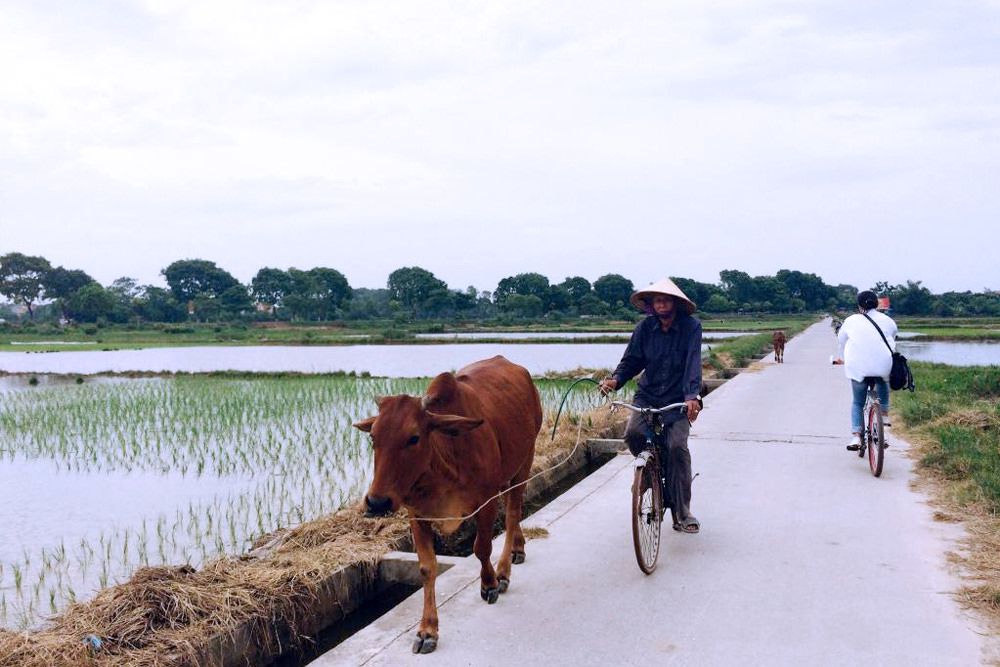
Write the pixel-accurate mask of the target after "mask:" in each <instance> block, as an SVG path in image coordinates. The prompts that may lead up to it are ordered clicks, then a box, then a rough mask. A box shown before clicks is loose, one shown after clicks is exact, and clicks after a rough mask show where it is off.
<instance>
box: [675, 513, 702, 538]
mask: <svg viewBox="0 0 1000 667" xmlns="http://www.w3.org/2000/svg"><path fill="white" fill-rule="evenodd" d="M674 530H676V531H677V532H679V533H688V534H690V535H694V534H695V533H697V532H698V531H699V530H701V524H700V523H698V519H696V518H694V517H693V516H689V517H688V518H686V519H681V520H680V521H674Z"/></svg>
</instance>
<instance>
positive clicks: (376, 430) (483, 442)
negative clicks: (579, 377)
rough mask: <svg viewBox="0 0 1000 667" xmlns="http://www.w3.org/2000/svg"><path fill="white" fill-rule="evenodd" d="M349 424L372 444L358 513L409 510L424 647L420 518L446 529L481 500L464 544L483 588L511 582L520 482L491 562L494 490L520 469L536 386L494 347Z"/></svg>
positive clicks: (428, 574) (530, 447)
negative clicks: (470, 542) (472, 536)
mask: <svg viewBox="0 0 1000 667" xmlns="http://www.w3.org/2000/svg"><path fill="white" fill-rule="evenodd" d="M354 426H356V427H357V428H359V429H361V430H362V431H365V432H368V433H371V437H372V443H373V445H374V448H375V475H374V478H373V480H372V484H371V486H370V487H369V488H368V493H367V494H366V495H365V505H366V507H367V514H368V515H369V516H380V515H384V514H388V513H390V512H392V511H394V510H396V509H398V508H399V507H404V508H406V510H407V511H408V513H409V515H410V530H411V531H412V532H413V543H414V546H415V548H416V550H417V557H418V559H419V561H420V576H421V578H422V579H423V583H424V613H423V618H422V619H421V620H420V627H419V628H418V630H417V639H416V641H415V642H414V643H413V652H414V653H430V652H431V651H433V650H434V649H435V648H436V647H437V640H438V615H437V605H436V603H435V599H434V581H435V579H436V578H437V557H436V555H435V554H434V534H433V532H432V530H431V522H429V521H424V520H421V518H422V517H423V518H448V519H449V520H447V521H437V522H435V524H436V525H437V527H438V528H439V530H440V531H441V532H442V533H444V534H446V535H447V534H450V533H452V532H454V531H455V530H456V529H457V528H458V527H459V525H461V523H462V521H461V519H460V518H457V517H462V516H465V515H468V514H471V513H472V512H473V511H475V509H476V508H477V507H479V506H480V505H482V504H483V503H487V501H489V502H488V503H487V504H486V505H485V506H484V507H483V509H481V510H480V511H479V512H478V513H477V514H476V541H475V545H474V546H473V551H474V552H475V554H476V557H477V558H479V561H480V563H482V569H481V571H480V580H481V585H480V592H481V594H482V597H483V599H484V600H486V601H487V602H488V603H489V604H493V603H494V602H496V601H497V598H498V597H499V595H500V593H503V592H505V591H506V590H507V587H508V586H509V585H510V566H511V562H514V563H522V562H524V535H523V534H522V533H521V513H522V511H523V507H524V486H523V485H522V486H518V487H517V488H516V489H513V490H511V491H510V492H509V493H508V494H506V498H507V499H506V503H505V506H506V508H507V509H506V516H505V527H504V528H505V531H506V539H505V541H504V545H503V552H502V553H501V554H500V560H499V561H498V562H497V567H496V570H495V571H494V569H493V565H491V564H490V552H491V550H492V539H493V522H494V520H495V519H496V515H497V502H498V501H497V499H496V498H493V496H495V495H496V494H498V493H500V492H501V491H504V490H505V489H508V488H510V487H511V485H513V484H517V483H519V482H523V481H524V480H526V479H527V478H528V473H529V472H530V470H531V464H532V460H533V459H534V456H535V438H536V437H537V436H538V430H539V429H540V428H541V426H542V406H541V402H540V401H539V398H538V391H537V390H536V389H535V385H534V383H533V382H532V381H531V376H530V375H529V374H528V371H527V370H525V369H524V368H522V367H521V366H517V365H515V364H512V363H511V362H509V361H507V360H506V359H505V358H503V357H501V356H496V357H493V358H492V359H486V360H483V361H477V362H475V363H473V364H469V365H468V366H466V367H465V368H462V369H460V370H459V371H458V372H457V373H454V374H453V373H442V374H440V375H438V376H437V377H436V378H434V379H433V380H432V381H431V383H430V385H429V386H428V387H427V391H426V393H425V395H424V396H423V398H417V397H415V396H406V395H400V396H389V397H387V398H380V399H378V415H376V416H374V417H369V418H368V419H365V420H363V421H360V422H358V423H356V424H355V425H354ZM491 498H493V499H492V500H490V499H491Z"/></svg>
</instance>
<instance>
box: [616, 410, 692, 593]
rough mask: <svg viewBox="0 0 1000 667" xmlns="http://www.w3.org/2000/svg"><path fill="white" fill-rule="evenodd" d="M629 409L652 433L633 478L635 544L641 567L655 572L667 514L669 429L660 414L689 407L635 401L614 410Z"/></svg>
mask: <svg viewBox="0 0 1000 667" xmlns="http://www.w3.org/2000/svg"><path fill="white" fill-rule="evenodd" d="M622 407H623V408H626V409H628V410H631V411H632V412H636V413H638V414H639V415H641V416H642V419H643V422H644V423H645V425H646V427H647V429H648V432H647V437H646V447H645V448H644V449H643V451H641V452H639V454H638V456H636V457H635V463H634V465H633V468H634V473H633V480H632V543H633V547H634V548H635V557H636V561H637V562H638V564H639V569H640V570H642V571H643V572H644V573H645V574H652V572H653V570H655V569H656V560H657V557H658V556H659V553H660V526H661V524H662V523H663V515H664V513H665V508H664V505H665V499H664V468H663V464H664V463H665V462H666V457H665V456H661V453H663V452H662V450H663V447H664V445H665V444H666V443H665V442H664V437H663V436H664V434H665V429H664V425H663V422H662V420H661V419H660V415H661V414H663V413H664V412H668V411H670V410H679V409H686V408H687V404H685V403H674V404H671V405H667V406H664V407H662V408H641V407H639V406H636V405H632V404H631V403H622V402H621V401H612V402H611V409H612V410H616V409H618V408H622Z"/></svg>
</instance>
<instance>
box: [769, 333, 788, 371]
mask: <svg viewBox="0 0 1000 667" xmlns="http://www.w3.org/2000/svg"><path fill="white" fill-rule="evenodd" d="M786 340H787V339H786V338H785V332H784V331H781V330H780V329H779V330H778V331H775V332H774V333H773V334H771V344H772V345H773V346H774V360H775V362H777V363H779V364H783V363H785V341H786Z"/></svg>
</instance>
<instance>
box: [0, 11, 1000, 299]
mask: <svg viewBox="0 0 1000 667" xmlns="http://www.w3.org/2000/svg"><path fill="white" fill-rule="evenodd" d="M852 8H853V9H852ZM860 9H864V11H858V10H860ZM906 9H907V11H905V12H902V11H897V10H899V7H892V6H886V7H884V8H883V7H881V6H879V7H873V6H871V5H868V4H865V5H861V4H860V3H857V4H855V3H848V5H847V6H843V7H841V6H836V7H835V6H832V5H827V4H824V3H797V4H795V5H788V4H787V3H778V2H774V3H769V2H765V3H744V2H737V1H735V0H733V1H731V2H728V1H727V2H699V3H660V2H648V3H628V4H626V5H621V4H620V3H619V4H614V3H599V2H590V3H579V2H575V3H569V2H526V1H523V2H510V3H503V4H498V3H493V4H486V5H469V4H468V3H455V2H444V1H439V2H425V3H406V2H380V3H372V2H339V3H321V2H294V3H281V4H275V3H265V2H235V1H233V2H221V1H211V2H180V1H159V0H145V1H142V2H125V3H121V4H120V5H119V6H116V7H115V9H114V10H113V11H111V10H103V9H101V8H100V7H97V6H91V5H89V4H87V3H82V4H74V5H70V6H59V8H58V9H56V8H54V6H49V5H47V4H44V3H42V4H38V3H27V2H23V3H20V4H12V3H7V5H5V7H4V8H3V9H0V67H2V68H3V70H4V72H5V76H4V77H2V78H0V124H2V127H3V129H4V131H3V132H2V133H0V177H2V179H3V180H2V186H0V187H2V189H0V232H2V238H0V252H6V251H10V250H18V251H23V252H29V251H30V252H34V253H37V254H43V255H46V254H54V253H57V252H58V253H59V258H58V260H56V258H52V259H53V261H58V262H59V263H63V264H66V265H72V266H79V267H80V268H84V269H85V270H88V271H89V272H91V273H92V274H94V275H95V276H97V277H98V278H99V279H101V280H104V281H110V280H111V279H113V278H115V277H118V276H119V275H122V274H123V273H130V274H132V275H136V277H139V278H140V279H141V280H143V281H150V280H154V279H155V277H156V273H157V272H158V271H159V269H160V268H162V267H163V266H165V265H166V264H167V263H169V262H170V261H172V260H173V259H177V258H180V257H190V256H201V257H205V258H207V259H212V260H214V261H217V262H218V263H219V264H220V265H223V266H227V267H230V270H233V271H234V272H235V273H237V275H238V276H239V277H240V278H241V279H243V280H249V278H250V277H251V276H252V274H253V273H254V272H255V271H256V269H257V268H259V267H261V266H276V265H277V266H289V265H296V266H300V267H303V266H308V265H310V263H313V264H324V265H334V266H337V268H340V269H341V270H343V271H344V272H345V273H346V274H347V275H348V278H349V279H350V280H351V281H352V283H353V284H355V285H358V286H375V285H381V284H383V283H384V281H385V277H386V276H387V275H388V273H389V272H390V271H392V270H393V269H395V268H398V267H399V266H404V265H414V264H417V265H422V266H426V267H427V268H430V269H431V270H433V271H435V272H437V273H438V274H439V275H440V277H442V278H443V279H445V280H447V281H448V282H449V283H450V284H452V286H453V287H464V286H465V285H468V284H470V283H471V284H475V285H476V286H477V287H479V288H480V289H492V288H493V287H494V286H495V283H496V282H497V281H498V280H499V279H500V278H502V277H504V276H505V275H510V274H513V273H516V272H519V271H526V270H533V271H539V272H542V273H545V274H546V275H549V277H550V278H552V279H553V280H561V279H562V278H563V277H564V276H565V275H572V274H581V275H585V276H589V277H591V278H596V277H597V276H598V275H601V274H603V273H607V272H610V271H615V272H620V273H624V274H625V275H628V276H629V277H632V278H633V279H634V280H635V281H636V282H643V281H645V280H652V279H655V278H656V277H658V276H659V275H662V274H666V273H670V274H674V275H678V274H680V275H691V276H692V277H696V278H699V279H703V280H715V279H716V278H717V274H718V271H719V270H720V269H723V268H741V269H744V270H747V271H749V272H751V273H753V272H760V273H773V272H774V271H776V270H777V269H779V268H786V267H787V268H799V269H802V270H807V271H815V272H817V273H820V274H821V275H823V276H824V277H825V278H827V279H828V280H829V281H831V282H841V281H843V282H856V283H859V284H861V283H865V282H874V281H875V280H878V279H883V278H885V279H888V280H890V281H896V282H900V281H903V280H905V279H906V278H915V279H919V278H923V279H924V280H925V282H926V283H927V284H928V285H930V286H931V287H932V288H933V289H951V288H974V289H979V288H980V287H981V286H982V285H983V284H1000V280H998V278H1000V276H998V275H997V269H996V268H995V266H994V265H993V264H991V263H987V262H985V261H977V259H975V258H974V259H972V260H971V261H970V260H969V258H968V257H964V256H963V246H962V243H961V242H960V241H959V240H957V239H968V238H975V239H977V240H978V241H979V242H980V243H981V244H988V243H993V244H996V242H997V241H1000V238H998V232H997V231H996V229H995V225H994V224H993V221H994V220H995V219H996V217H997V216H996V214H997V209H998V195H996V194H994V193H993V192H992V190H993V189H994V188H992V187H991V184H990V180H991V178H990V174H994V173H996V171H997V167H998V166H1000V165H998V162H1000V160H998V138H1000V133H998V132H1000V130H998V127H1000V125H998V119H1000V99H998V96H1000V86H997V83H998V78H1000V65H998V62H997V59H998V57H1000V56H998V54H996V53H995V49H993V48H992V44H995V43H996V41H995V39H996V36H997V35H996V34H995V33H996V28H995V26H996V25H997V14H998V10H997V8H996V6H995V5H993V6H991V5H990V4H989V3H984V4H982V5H979V6H978V7H976V6H970V8H969V11H968V12H967V15H965V16H961V15H957V14H956V13H955V12H950V13H949V12H944V11H943V10H941V9H939V8H938V7H937V6H936V5H935V4H934V3H930V2H918V3H907V4H906ZM991 26H992V27H991ZM70 221H72V222H70ZM73 225H76V226H73ZM775 228H777V229H781V230H783V231H782V233H781V238H783V239H784V241H783V242H782V243H780V244H779V243H770V242H766V241H767V240H768V239H770V238H771V237H772V236H773V235H774V232H773V231H772V230H773V229H775ZM871 229H875V230H880V233H883V234H892V235H893V238H901V239H904V241H903V243H905V244H908V247H909V250H910V253H909V254H908V256H906V257H898V256H890V257H886V258H885V265H884V268H883V269H882V270H883V271H884V272H885V273H884V274H883V275H879V276H874V277H871V278H869V277H867V276H866V272H868V271H870V270H871V269H870V268H869V263H868V262H865V261H863V260H862V259H861V258H860V257H859V256H857V255H856V254H855V253H853V252H851V250H850V248H851V247H852V244H853V243H854V239H855V238H856V237H857V235H858V234H859V233H861V232H863V231H864V230H871ZM80 230H86V231H80ZM95 234H96V235H98V236H100V237H101V238H102V243H101V245H100V247H97V248H94V247H92V246H93V244H88V243H86V240H87V239H88V238H93V237H94V235H95ZM77 241H78V243H75V244H74V242H77ZM674 267H676V268H674ZM853 276H860V277H857V278H855V277H853Z"/></svg>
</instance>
